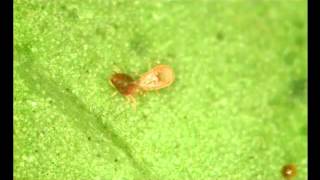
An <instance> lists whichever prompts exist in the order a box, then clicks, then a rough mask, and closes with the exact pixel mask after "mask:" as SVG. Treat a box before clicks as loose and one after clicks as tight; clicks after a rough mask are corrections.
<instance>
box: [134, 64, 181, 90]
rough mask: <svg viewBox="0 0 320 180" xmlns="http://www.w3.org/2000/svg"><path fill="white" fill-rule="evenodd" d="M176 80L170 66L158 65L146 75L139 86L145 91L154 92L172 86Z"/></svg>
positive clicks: (140, 80)
mask: <svg viewBox="0 0 320 180" xmlns="http://www.w3.org/2000/svg"><path fill="white" fill-rule="evenodd" d="M174 79H175V77H174V72H173V69H172V68H171V67H170V66H168V65H157V66H155V67H154V68H152V69H151V70H150V71H148V72H146V73H144V74H143V75H142V76H141V77H140V78H139V80H138V81H137V84H138V85H139V87H140V89H142V90H143V91H153V90H158V89H162V88H165V87H168V86H170V85H171V84H172V83H173V81H174Z"/></svg>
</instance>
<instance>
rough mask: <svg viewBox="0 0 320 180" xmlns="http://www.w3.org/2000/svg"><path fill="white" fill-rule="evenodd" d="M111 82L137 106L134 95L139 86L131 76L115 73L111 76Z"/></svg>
mask: <svg viewBox="0 0 320 180" xmlns="http://www.w3.org/2000/svg"><path fill="white" fill-rule="evenodd" d="M110 84H111V85H112V86H113V87H115V88H116V89H117V90H118V91H119V93H120V94H122V95H124V96H125V97H126V98H127V99H128V100H129V101H131V102H133V103H134V107H135V102H136V101H135V98H134V95H135V94H136V93H137V92H138V91H139V87H138V85H137V84H136V83H135V81H134V79H133V78H132V77H131V76H129V75H127V74H124V73H116V74H113V75H112V76H111V78H110Z"/></svg>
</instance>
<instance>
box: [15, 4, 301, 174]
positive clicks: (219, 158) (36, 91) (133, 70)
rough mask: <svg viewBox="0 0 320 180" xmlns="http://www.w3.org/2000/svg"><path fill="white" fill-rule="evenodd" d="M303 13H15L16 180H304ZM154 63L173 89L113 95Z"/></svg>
mask: <svg viewBox="0 0 320 180" xmlns="http://www.w3.org/2000/svg"><path fill="white" fill-rule="evenodd" d="M306 17H307V2H306V1H305V0H292V1H290V2H288V1H282V0H271V1H268V0H261V1H254V0H237V1H236V0H229V1H221V0H200V1H192V0H186V1H169V0H167V1H148V0H137V1H136V0H58V1H45V0H15V2H14V135H13V137H14V177H15V179H17V180H72V179H76V180H109V179H115V180H118V179H119V180H125V179H126V180H131V179H132V180H182V179H186V180H187V179H190V180H195V179H197V180H211V179H214V180H248V179H255V180H277V179H279V180H280V179H282V177H281V173H280V171H281V168H282V166H283V165H285V164H288V163H294V164H296V165H297V170H298V173H297V177H296V178H295V179H296V180H298V179H306V178H307V166H306V165H307V106H306V88H307V86H306V83H307V76H306V73H307V45H306V43H307V42H306V41H307V40H306V37H307V21H306ZM158 62H160V63H162V64H168V65H170V66H171V67H172V68H173V69H174V71H175V74H176V80H175V82H174V83H173V84H172V85H171V86H170V87H168V88H165V89H162V90H160V91H159V93H156V92H148V93H146V94H145V95H144V96H137V97H136V99H137V110H136V111H134V110H133V109H132V108H131V106H130V104H129V103H128V102H127V100H126V99H125V98H124V97H123V96H121V95H120V94H118V95H117V96H112V94H113V93H114V92H116V90H115V89H114V88H113V87H111V86H110V84H109V83H108V80H109V78H110V76H111V75H112V73H113V72H116V71H121V72H124V73H128V74H130V75H132V76H133V77H135V78H138V77H139V75H140V74H142V73H144V72H147V71H148V70H149V69H150V68H151V67H152V66H154V65H155V64H157V63H158Z"/></svg>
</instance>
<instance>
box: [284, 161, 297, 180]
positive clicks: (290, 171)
mask: <svg viewBox="0 0 320 180" xmlns="http://www.w3.org/2000/svg"><path fill="white" fill-rule="evenodd" d="M281 173H282V176H283V177H284V178H285V179H286V180H291V179H292V178H293V177H295V176H296V175H297V167H296V166H295V165H294V164H287V165H285V166H283V167H282V170H281Z"/></svg>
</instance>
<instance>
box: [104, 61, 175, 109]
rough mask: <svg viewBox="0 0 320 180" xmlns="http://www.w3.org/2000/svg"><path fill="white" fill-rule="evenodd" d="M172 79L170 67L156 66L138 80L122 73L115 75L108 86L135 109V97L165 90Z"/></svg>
mask: <svg viewBox="0 0 320 180" xmlns="http://www.w3.org/2000/svg"><path fill="white" fill-rule="evenodd" d="M174 79H175V76H174V72H173V69H172V68H171V67H170V66H168V65H157V66H155V67H154V68H152V69H151V70H150V71H148V72H146V73H144V74H142V75H141V76H140V78H139V79H138V80H134V79H133V78H132V77H131V76H129V75H127V74H124V73H115V74H113V75H112V76H111V78H110V84H111V85H112V86H113V87H115V88H116V89H117V90H118V92H119V93H120V94H122V95H124V96H125V97H126V98H127V99H128V100H129V101H130V102H132V103H133V107H134V108H135V105H136V100H135V97H134V96H135V95H137V94H138V93H143V92H147V91H155V90H159V89H162V88H166V87H168V86H170V85H171V84H172V83H173V81H174Z"/></svg>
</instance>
